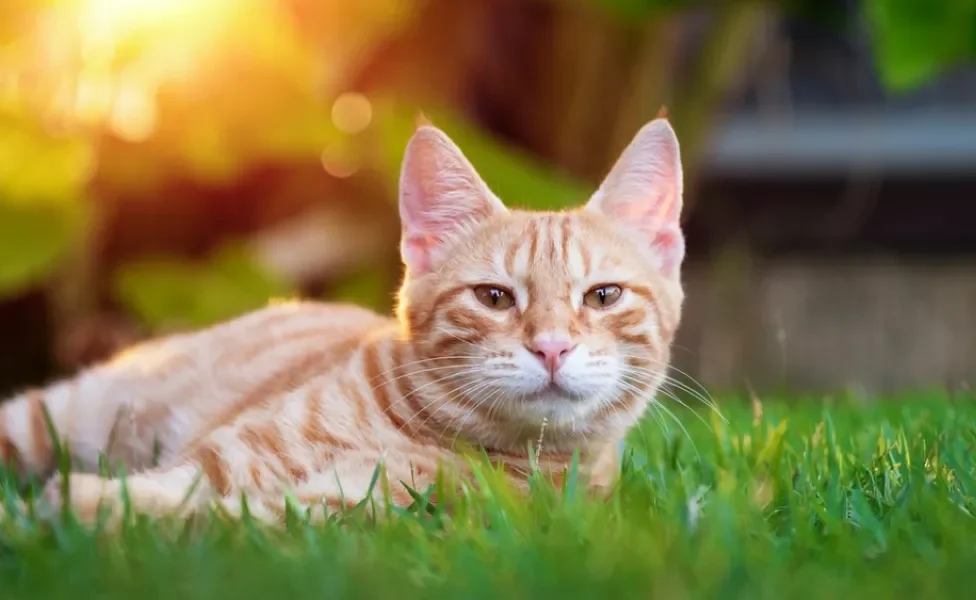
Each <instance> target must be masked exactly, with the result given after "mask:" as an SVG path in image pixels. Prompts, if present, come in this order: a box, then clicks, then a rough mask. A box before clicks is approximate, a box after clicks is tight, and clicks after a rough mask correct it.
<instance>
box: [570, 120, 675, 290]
mask: <svg viewBox="0 0 976 600" xmlns="http://www.w3.org/2000/svg"><path fill="white" fill-rule="evenodd" d="M681 205H682V175H681V153H680V149H679V147H678V138H677V136H676V135H675V133H674V130H673V129H672V128H671V125H670V124H669V123H668V121H667V119H666V118H658V119H655V120H653V121H651V122H650V123H648V124H647V125H645V126H644V127H643V128H641V130H640V131H638V132H637V135H636V136H634V139H633V141H631V143H630V145H629V146H627V148H626V149H625V150H624V151H623V153H622V154H621V155H620V158H618V159H617V162H616V164H615V165H614V166H613V168H612V169H611V170H610V173H609V174H608V175H607V177H606V179H604V181H603V184H601V185H600V189H598V190H597V191H596V193H595V194H593V197H592V198H590V201H589V202H588V203H587V205H586V209H587V210H595V211H599V212H601V213H603V214H605V215H607V216H608V217H610V218H611V219H613V220H614V221H616V222H618V223H619V224H620V225H622V226H624V227H626V228H628V229H631V230H634V231H636V232H637V234H638V235H640V236H641V238H642V239H643V240H645V241H646V243H647V245H648V248H649V249H650V252H651V254H652V256H653V257H654V259H655V260H656V261H657V262H658V265H659V267H660V269H661V271H662V272H663V273H664V274H665V275H667V276H669V277H677V276H678V275H679V272H680V270H681V263H682V261H683V260H684V255H685V240H684V235H683V234H682V233H681Z"/></svg>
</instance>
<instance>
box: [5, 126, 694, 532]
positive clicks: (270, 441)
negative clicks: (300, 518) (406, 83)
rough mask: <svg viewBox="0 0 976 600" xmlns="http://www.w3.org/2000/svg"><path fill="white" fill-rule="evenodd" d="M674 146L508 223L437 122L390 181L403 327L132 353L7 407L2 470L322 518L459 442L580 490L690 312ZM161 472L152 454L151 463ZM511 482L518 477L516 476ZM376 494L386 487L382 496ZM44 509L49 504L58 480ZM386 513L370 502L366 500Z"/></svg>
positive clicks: (82, 504)
mask: <svg viewBox="0 0 976 600" xmlns="http://www.w3.org/2000/svg"><path fill="white" fill-rule="evenodd" d="M681 202H682V177H681V162H680V156H679V149H678V141H677V139H676V138H675V135H674V132H673V131H672V129H671V127H670V125H669V124H668V122H667V121H666V120H665V119H657V120H654V121H652V122H651V123H649V124H648V125H646V126H645V127H644V128H643V129H641V130H640V132H639V133H638V134H637V135H636V137H635V138H634V140H633V141H632V142H631V144H630V145H629V146H628V148H627V149H626V150H625V151H624V153H623V154H622V155H621V157H620V159H619V160H618V161H617V163H616V165H615V166H614V167H613V169H612V171H611V172H610V174H609V175H608V176H607V178H606V180H605V181H604V183H603V184H602V186H601V187H600V188H599V190H598V191H597V192H596V193H595V194H594V195H593V197H592V198H591V199H590V200H589V202H588V203H587V204H586V205H585V206H584V207H583V208H581V209H578V210H572V211H567V212H558V213H551V212H523V211H515V210H508V209H506V208H505V206H504V205H503V204H502V203H501V201H500V200H499V199H498V198H497V197H496V196H495V195H494V194H493V193H492V192H491V191H490V190H489V189H488V187H487V186H486V185H485V183H484V182H483V181H482V180H481V178H480V177H479V176H478V175H477V174H476V172H475V170H474V168H473V167H472V166H471V164H470V163H469V162H468V161H467V159H466V158H465V157H464V155H463V154H462V153H461V151H460V150H459V149H458V148H457V147H456V146H455V145H454V144H453V143H452V142H451V140H450V139H448V137H447V136H446V135H445V134H444V133H443V132H441V131H440V130H438V129H436V128H435V127H433V126H430V125H422V126H420V127H419V128H418V129H417V131H416V132H415V133H414V135H413V138H412V139H411V140H410V142H409V144H408V146H407V149H406V154H405V157H404V160H403V165H402V173H401V180H400V216H401V220H402V226H403V229H402V233H403V235H402V239H401V242H400V248H401V253H402V257H403V261H404V264H405V266H406V276H405V278H404V282H403V287H402V289H401V292H400V298H399V308H398V311H397V313H398V314H397V317H398V318H397V319H396V320H393V319H388V318H384V317H381V316H379V315H376V314H374V313H371V312H368V311H366V310H363V309H359V308H356V307H352V306H346V305H335V304H318V303H310V302H308V303H306V302H294V303H278V304H272V305H270V306H269V307H267V308H265V309H263V310H260V311H257V312H254V313H252V314H248V315H246V316H242V317H240V318H237V319H235V320H232V321H229V322H226V323H223V324H220V325H217V326H214V327H211V328H208V329H206V330H203V331H198V332H194V333H186V334H180V335H173V336H171V337H166V338H162V339H159V340H156V341H152V342H149V343H146V344H142V345H139V346H137V347H135V348H133V349H131V350H129V351H127V352H124V353H122V354H121V355H119V356H118V357H116V358H115V359H113V360H111V361H109V362H106V363H104V364H100V365H97V366H95V367H93V368H91V369H89V370H87V371H84V372H82V373H81V374H79V375H77V376H76V377H73V378H71V379H67V380H64V381H60V382H57V383H54V384H53V385H51V386H49V387H47V388H45V389H40V390H35V391H30V392H27V393H25V394H22V395H20V396H17V397H15V398H13V399H11V400H10V401H8V402H6V403H5V404H3V406H2V408H0V458H2V459H3V460H5V461H8V462H9V463H10V464H11V466H12V468H14V469H16V470H18V472H20V473H24V472H29V473H34V474H39V475H50V474H51V473H52V472H53V470H54V469H55V467H56V465H55V464H54V462H55V461H54V450H53V448H54V444H53V443H52V440H51V439H50V438H49V436H48V432H47V427H46V420H45V417H44V412H45V411H44V407H46V409H47V412H48V414H49V415H50V418H51V422H52V424H53V426H54V428H55V429H56V432H57V434H58V438H59V439H60V440H62V441H63V442H66V443H67V444H68V447H69V448H70V453H71V456H72V458H73V460H74V461H75V463H76V469H78V471H77V472H73V473H72V474H71V475H70V482H69V483H70V496H69V498H70V505H71V506H70V508H72V509H73V510H74V511H75V512H76V514H77V515H78V516H79V517H80V518H82V519H89V520H90V519H92V518H93V517H94V516H95V515H96V510H97V508H98V506H99V504H107V505H109V506H116V507H117V506H118V504H117V503H116V502H115V501H117V500H118V499H119V497H120V490H121V485H122V482H121V480H119V479H108V478H103V477H100V476H98V475H96V474H94V473H93V471H96V470H97V466H98V462H99V456H100V455H104V456H105V457H106V458H107V459H108V460H109V461H110V462H112V463H114V462H116V461H118V460H122V461H124V463H125V464H126V465H127V469H128V472H129V473H130V474H129V475H128V476H127V478H126V484H127V486H128V494H129V497H130V502H131V505H132V506H133V508H134V509H135V510H136V511H139V512H149V513H154V514H163V513H168V512H181V513H183V512H188V511H193V510H197V509H200V508H202V507H205V506H211V505H214V504H219V505H222V506H224V507H228V508H230V509H234V508H238V509H239V508H240V498H241V496H242V494H244V495H246V496H247V501H248V505H249V508H250V510H251V511H252V513H254V514H255V515H256V516H258V517H264V518H268V519H278V518H280V517H281V515H282V512H283V507H284V499H285V496H286V493H287V494H289V495H290V496H291V497H292V499H293V500H297V501H299V502H301V503H304V504H305V505H307V506H318V507H323V508H324V509H325V510H326V511H330V510H335V509H339V508H341V507H342V506H343V505H352V504H355V503H357V502H359V501H360V500H362V499H363V498H364V497H365V496H366V495H367V494H368V493H369V484H370V480H371V477H372V475H373V474H374V471H375V468H376V465H377V464H378V463H382V465H383V467H384V472H385V476H386V478H387V481H388V483H389V491H390V493H391V496H390V497H391V498H392V501H393V502H395V503H397V504H401V505H406V504H409V503H411V498H410V495H409V494H408V492H407V491H406V489H405V488H404V487H403V486H402V485H400V484H399V482H401V481H404V482H410V483H411V484H412V485H413V486H414V487H415V488H417V489H421V490H423V489H425V488H426V487H427V485H428V484H430V483H432V482H433V480H434V477H435V476H436V473H437V470H438V468H439V467H440V466H445V465H448V464H450V463H452V462H453V463H460V462H461V461H460V460H458V458H459V455H458V454H457V453H456V451H455V450H454V448H455V444H456V443H457V442H459V441H461V442H465V443H467V444H470V445H475V446H478V447H482V448H484V449H485V450H486V451H487V453H488V454H489V456H492V457H494V458H497V459H501V460H502V461H503V462H504V463H506V465H507V471H508V473H509V475H510V477H512V478H513V479H514V480H515V481H516V482H518V481H519V479H520V478H521V477H523V476H524V473H525V472H526V468H527V466H528V456H529V448H530V447H531V446H534V445H535V444H536V443H537V442H538V440H539V438H540V436H541V437H542V438H543V439H542V442H541V456H540V463H541V464H542V465H543V466H545V465H549V467H555V469H559V468H562V467H565V466H566V465H567V464H568V461H569V460H570V457H571V455H572V452H573V451H574V449H578V450H580V452H581V454H582V456H583V460H584V462H585V464H586V465H588V469H589V474H590V475H591V477H592V479H591V485H594V486H598V485H606V484H607V482H608V481H610V480H612V476H613V473H614V470H615V469H616V464H615V461H614V457H615V454H616V448H617V445H618V443H619V442H620V441H621V440H622V439H623V437H624V436H625V434H626V433H627V432H628V430H629V429H630V428H631V427H632V426H634V425H635V423H636V422H637V420H638V419H639V418H640V417H641V415H642V413H643V412H644V410H645V408H646V407H647V405H648V403H649V402H651V401H652V398H653V396H654V394H655V392H656V391H657V388H658V386H659V385H660V384H661V382H662V381H663V378H664V372H665V370H666V368H667V365H668V361H669V345H670V343H671V340H672V337H673V335H674V332H675V329H676V328H677V326H678V322H679V319H680V314H681V305H682V300H683V295H682V289H681V283H680V275H679V273H680V266H681V262H682V259H683V256H684V239H683V236H682V233H681V230H680V226H679V216H680V211H681ZM154 461H157V462H155V463H154ZM523 483H524V480H523ZM376 489H377V495H379V493H378V490H379V489H380V486H377V488H376ZM44 498H45V499H46V500H47V501H48V502H50V503H51V504H52V505H54V506H60V505H61V502H62V498H61V485H60V483H59V480H58V478H57V477H55V478H53V479H52V480H51V481H50V482H49V483H48V485H47V487H46V488H45V492H44ZM378 500H382V498H378Z"/></svg>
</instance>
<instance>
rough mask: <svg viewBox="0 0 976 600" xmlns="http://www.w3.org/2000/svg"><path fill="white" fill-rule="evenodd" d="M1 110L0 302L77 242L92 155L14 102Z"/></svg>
mask: <svg viewBox="0 0 976 600" xmlns="http://www.w3.org/2000/svg"><path fill="white" fill-rule="evenodd" d="M0 104H2V105H0V296H6V295H9V294H13V293H16V292H18V291H20V290H22V289H23V288H25V287H28V286H31V285H35V284H37V283H39V282H41V281H42V280H43V279H44V278H45V277H46V276H47V275H48V274H49V273H50V272H51V270H52V269H55V268H57V266H58V264H59V263H60V260H61V259H62V258H63V257H64V255H65V252H66V251H67V250H68V249H69V248H70V246H71V245H72V244H73V243H75V242H76V241H77V240H78V236H79V234H80V233H81V232H82V230H83V227H85V225H86V216H87V204H85V203H84V202H82V198H83V196H84V193H85V188H86V185H87V183H88V179H89V177H90V176H91V172H92V169H93V166H94V153H93V150H92V148H91V146H90V145H89V144H88V143H87V142H86V141H85V140H83V139H80V138H73V137H55V136H52V135H50V134H48V133H47V132H45V131H44V130H43V129H42V128H41V127H40V126H39V125H38V124H37V123H36V122H35V120H34V119H32V118H31V115H29V114H28V113H27V111H26V110H23V109H22V107H21V106H20V105H19V104H18V103H17V102H12V101H9V99H8V101H7V102H2V103H0Z"/></svg>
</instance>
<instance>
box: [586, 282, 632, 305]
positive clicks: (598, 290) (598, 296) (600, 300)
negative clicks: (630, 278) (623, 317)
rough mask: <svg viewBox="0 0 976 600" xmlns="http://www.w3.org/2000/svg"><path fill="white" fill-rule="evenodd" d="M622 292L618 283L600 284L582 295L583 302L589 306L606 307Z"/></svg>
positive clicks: (618, 297) (617, 298) (618, 298)
mask: <svg viewBox="0 0 976 600" xmlns="http://www.w3.org/2000/svg"><path fill="white" fill-rule="evenodd" d="M622 292H623V290H621V289H620V286H619V285H601V286H598V287H595V288H593V289H592V290H590V291H588V292H586V294H584V295H583V304H585V305H587V306H589V307H590V308H607V307H608V306H611V305H612V304H614V303H615V302H616V301H617V300H620V294H621V293H622Z"/></svg>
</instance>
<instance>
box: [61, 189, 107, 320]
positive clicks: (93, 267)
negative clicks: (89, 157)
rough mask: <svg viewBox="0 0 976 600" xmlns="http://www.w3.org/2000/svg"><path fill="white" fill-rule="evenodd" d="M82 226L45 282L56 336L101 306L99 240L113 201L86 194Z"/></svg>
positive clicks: (92, 315)
mask: <svg viewBox="0 0 976 600" xmlns="http://www.w3.org/2000/svg"><path fill="white" fill-rule="evenodd" d="M82 201H83V202H85V203H86V204H87V207H86V208H87V210H86V211H85V212H84V214H85V223H84V226H82V227H80V228H79V232H78V235H77V237H76V239H75V241H74V246H73V247H72V248H71V249H70V250H69V251H68V252H66V253H65V254H64V259H63V261H62V263H61V264H60V265H59V267H58V268H57V270H56V271H55V272H54V274H53V275H52V277H51V278H50V279H49V281H48V284H47V290H46V291H47V306H48V316H49V319H50V323H51V328H52V331H53V333H54V337H55V339H57V338H58V337H61V336H68V335H70V334H71V331H72V330H73V328H74V327H75V326H78V325H80V324H83V323H86V322H88V321H89V320H90V319H91V318H93V317H94V316H95V315H96V314H97V313H98V312H99V310H100V306H99V302H100V291H101V289H102V285H101V283H102V281H103V273H102V264H101V260H102V244H103V243H104V241H105V239H106V238H107V237H108V235H109V230H110V228H111V225H112V215H113V212H114V210H115V205H114V202H112V201H111V200H110V199H108V198H85V199H84V200H82Z"/></svg>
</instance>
